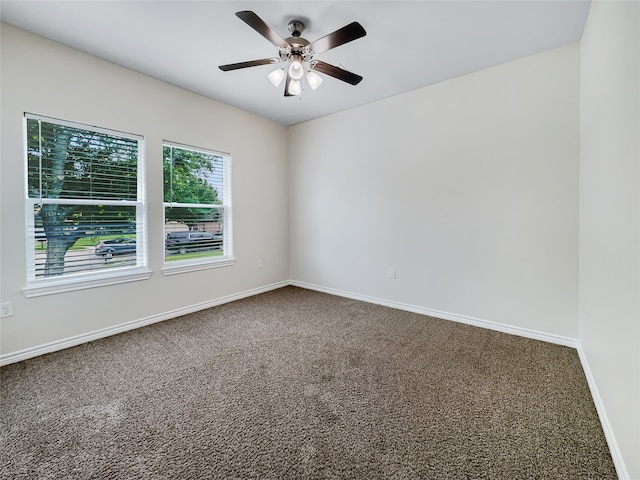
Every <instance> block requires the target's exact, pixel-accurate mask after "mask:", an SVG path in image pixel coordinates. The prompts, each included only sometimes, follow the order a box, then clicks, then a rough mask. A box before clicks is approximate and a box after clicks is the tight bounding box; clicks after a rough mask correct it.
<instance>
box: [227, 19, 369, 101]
mask: <svg viewBox="0 0 640 480" xmlns="http://www.w3.org/2000/svg"><path fill="white" fill-rule="evenodd" d="M236 16H237V17H238V18H239V19H240V20H242V21H243V22H245V23H246V24H247V25H249V26H250V27H251V28H253V29H254V30H255V31H256V32H258V33H259V34H260V35H262V36H263V37H264V38H266V39H267V40H269V41H270V42H271V43H272V44H274V45H275V46H276V47H278V48H279V52H278V57H276V58H263V59H260V60H251V61H248V62H239V63H231V64H227V65H220V67H219V68H220V70H222V71H224V72H227V71H230V70H238V69H241V68H248V67H257V66H261V65H269V64H284V66H282V67H279V68H277V69H276V70H273V71H272V72H271V73H269V74H268V75H267V77H268V78H269V81H270V82H271V83H272V84H273V85H274V86H275V87H278V86H280V84H281V83H282V81H283V80H285V79H286V81H285V90H284V96H285V97H292V96H298V95H301V94H302V86H303V82H304V80H305V79H306V81H307V83H308V84H309V86H310V87H311V88H312V89H313V90H315V89H316V88H318V87H319V86H320V84H321V83H322V81H323V78H322V77H321V76H320V75H318V73H316V72H320V73H323V74H325V75H329V76H331V77H333V78H337V79H338V80H342V81H343V82H347V83H349V84H351V85H357V84H358V83H360V81H362V77H361V76H360V75H356V74H355V73H352V72H349V71H347V70H344V69H342V68H339V67H336V66H334V65H331V64H329V63H325V62H322V61H320V60H315V56H316V55H318V54H320V53H324V52H326V51H327V50H330V49H332V48H335V47H339V46H340V45H344V44H345V43H349V42H351V41H353V40H357V39H358V38H361V37H364V36H365V35H366V34H367V32H366V31H365V29H364V28H363V27H362V25H360V24H359V23H358V22H353V23H350V24H349V25H346V26H344V27H342V28H340V29H338V30H336V31H335V32H333V33H330V34H328V35H326V36H324V37H322V38H320V39H318V40H316V41H315V42H309V41H308V40H306V39H304V38H302V37H301V36H300V35H301V34H302V32H303V31H304V23H303V22H302V21H300V20H292V21H290V22H289V24H288V27H289V32H290V33H291V35H292V36H291V37H289V38H287V39H284V38H282V37H281V36H280V35H279V34H278V33H277V32H276V31H275V30H273V29H272V28H271V27H270V26H269V25H267V24H266V23H265V22H264V21H263V20H262V19H261V18H260V17H258V15H256V14H255V13H254V12H252V11H250V10H245V11H242V12H236Z"/></svg>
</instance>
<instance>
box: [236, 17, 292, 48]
mask: <svg viewBox="0 0 640 480" xmlns="http://www.w3.org/2000/svg"><path fill="white" fill-rule="evenodd" d="M236 17H238V18H239V19H240V20H242V21H243V22H244V23H246V24H247V25H249V26H250V27H251V28H253V29H254V30H255V31H256V32H258V33H259V34H260V35H262V36H263V37H264V38H266V39H267V40H269V41H270V42H271V43H273V44H274V45H275V46H276V47H279V48H282V49H288V48H289V44H288V43H287V42H286V41H285V39H284V38H282V37H281V36H280V35H278V34H277V33H276V31H275V30H274V29H273V28H271V27H270V26H269V25H267V24H266V23H265V22H264V20H262V19H261V18H260V17H259V16H258V15H256V14H255V13H253V12H252V11H251V10H244V11H242V12H236Z"/></svg>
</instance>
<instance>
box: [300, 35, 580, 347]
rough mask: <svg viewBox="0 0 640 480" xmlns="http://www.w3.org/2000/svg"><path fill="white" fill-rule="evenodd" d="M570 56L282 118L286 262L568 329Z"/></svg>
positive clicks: (572, 296) (405, 300) (342, 282)
mask: <svg viewBox="0 0 640 480" xmlns="http://www.w3.org/2000/svg"><path fill="white" fill-rule="evenodd" d="M578 60H579V48H578V45H571V46H567V47H564V48H560V49H556V50H552V51H548V52H545V53H542V54H539V55H535V56H531V57H528V58H524V59H521V60H517V61H514V62H510V63H507V64H503V65H500V66H497V67H494V68H490V69H487V70H483V71H480V72H477V73H473V74H470V75H465V76H463V77H458V78H455V79H453V80H449V81H446V82H442V83H439V84H436V85H432V86H428V87H425V88H422V89H419V90H415V91H412V92H409V93H406V94H403V95H398V96H395V97H392V98H388V99H386V100H382V101H379V102H375V103H372V104H368V105H365V106H362V107H359V108H354V109H351V110H348V111H345V112H342V113H338V114H335V115H331V116H328V117H324V118H320V119H317V120H314V121H310V122H306V123H302V124H299V125H296V126H293V127H291V132H290V149H289V155H290V189H291V193H290V194H291V201H290V229H291V235H290V242H291V277H292V278H293V279H294V280H297V281H300V282H305V283H308V284H312V285H316V286H319V287H323V288H328V289H334V290H338V291H342V292H349V293H352V294H358V295H363V296H368V297H373V298H375V299H381V300H386V301H393V302H398V303H401V304H405V305H410V306H416V307H423V308H426V309H430V310H435V311H438V312H445V313H451V314H455V315H459V316H464V317H467V318H468V317H470V318H472V319H478V320H481V321H487V322H496V323H500V324H505V325H511V326H515V327H519V328H522V329H528V330H532V331H539V332H546V333H548V334H553V335H558V336H565V337H571V338H576V337H577V321H576V318H577V298H578V286H577V269H578V254H577V251H578V156H579V148H578V147H579V134H578V99H579V95H578V75H579V64H578ZM389 268H395V269H396V273H397V278H395V279H391V278H389V275H388V270H389Z"/></svg>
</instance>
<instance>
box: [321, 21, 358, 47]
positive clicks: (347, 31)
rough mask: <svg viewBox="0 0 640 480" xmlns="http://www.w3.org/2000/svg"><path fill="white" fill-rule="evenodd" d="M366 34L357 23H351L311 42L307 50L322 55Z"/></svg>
mask: <svg viewBox="0 0 640 480" xmlns="http://www.w3.org/2000/svg"><path fill="white" fill-rule="evenodd" d="M366 34H367V32H366V31H365V29H364V28H363V27H362V25H360V24H359V23H358V22H353V23H350V24H349V25H346V26H344V27H342V28H340V29H338V30H336V31H335V32H333V33H330V34H329V35H325V36H324V37H322V38H319V39H318V40H316V41H315V42H312V43H311V45H309V49H311V51H312V52H314V53H323V52H326V51H327V50H330V49H332V48H335V47H339V46H340V45H344V44H345V43H349V42H352V41H353V40H357V39H358V38H361V37H364V36H365V35H366Z"/></svg>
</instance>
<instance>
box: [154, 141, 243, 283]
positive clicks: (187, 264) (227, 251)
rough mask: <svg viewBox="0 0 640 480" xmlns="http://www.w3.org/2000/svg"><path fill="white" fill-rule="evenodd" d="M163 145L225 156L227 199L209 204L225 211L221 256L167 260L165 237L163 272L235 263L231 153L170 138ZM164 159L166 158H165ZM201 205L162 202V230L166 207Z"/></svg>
mask: <svg viewBox="0 0 640 480" xmlns="http://www.w3.org/2000/svg"><path fill="white" fill-rule="evenodd" d="M162 146H163V147H165V146H169V147H174V148H180V149H184V150H192V151H196V152H203V153H208V154H211V155H216V156H219V157H223V158H224V160H223V176H222V178H223V185H222V189H223V193H222V194H223V198H224V199H225V202H224V204H222V205H215V206H213V205H211V206H209V205H208V206H207V207H208V208H222V209H223V211H224V242H223V245H224V252H223V254H222V256H220V257H212V258H206V259H201V260H174V261H172V262H167V260H166V255H165V253H164V239H163V255H162V259H163V267H162V274H163V275H165V276H167V275H176V274H181V273H188V272H194V271H198V270H206V269H209V268H220V267H229V266H232V265H234V264H235V262H236V259H235V258H234V256H233V215H232V211H233V207H232V203H233V195H232V192H231V183H232V174H231V165H232V163H233V162H232V157H231V154H230V153H227V152H221V151H219V150H211V149H209V148H203V147H194V146H192V145H185V144H183V143H177V142H172V141H170V140H163V141H162ZM163 161H164V158H163ZM174 206H175V207H201V205H195V204H186V203H183V204H180V203H176V202H163V203H162V231H163V234H164V228H165V225H166V218H165V213H164V212H165V208H166V207H174Z"/></svg>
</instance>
